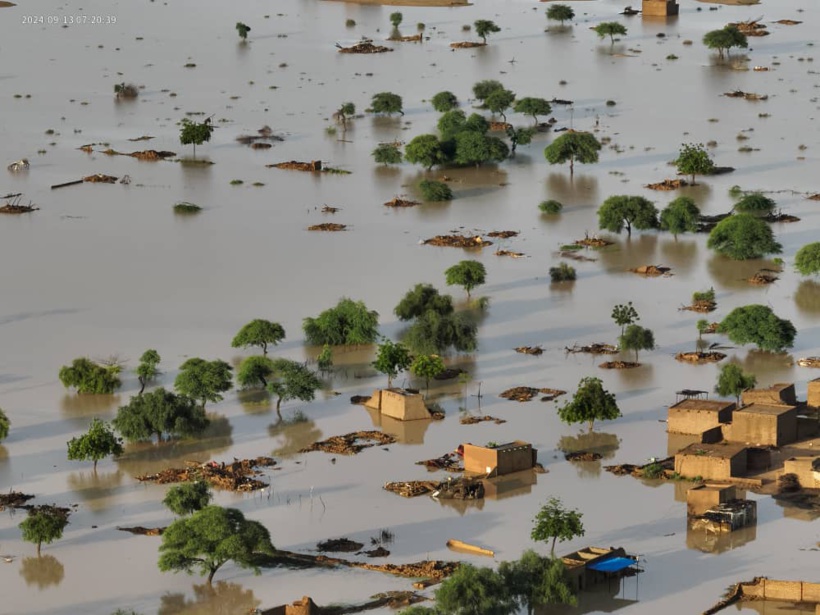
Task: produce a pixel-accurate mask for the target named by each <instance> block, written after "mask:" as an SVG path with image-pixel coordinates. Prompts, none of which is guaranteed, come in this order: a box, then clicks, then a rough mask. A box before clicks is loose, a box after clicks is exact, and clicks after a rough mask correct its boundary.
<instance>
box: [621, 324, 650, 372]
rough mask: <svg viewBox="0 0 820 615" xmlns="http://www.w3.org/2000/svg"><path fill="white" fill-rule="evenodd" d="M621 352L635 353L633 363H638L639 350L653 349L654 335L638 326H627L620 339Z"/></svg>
mask: <svg viewBox="0 0 820 615" xmlns="http://www.w3.org/2000/svg"><path fill="white" fill-rule="evenodd" d="M620 346H621V349H622V350H634V351H635V363H637V362H638V351H639V350H653V349H654V348H655V335H654V334H653V333H652V330H651V329H646V328H645V327H642V326H640V325H629V326H628V327H627V328H626V330H625V331H624V334H623V335H622V336H621V339H620Z"/></svg>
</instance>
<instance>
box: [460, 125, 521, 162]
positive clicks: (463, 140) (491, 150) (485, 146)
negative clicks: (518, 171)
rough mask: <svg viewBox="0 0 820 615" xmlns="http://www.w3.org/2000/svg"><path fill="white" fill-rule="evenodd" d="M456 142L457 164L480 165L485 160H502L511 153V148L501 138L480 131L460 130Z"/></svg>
mask: <svg viewBox="0 0 820 615" xmlns="http://www.w3.org/2000/svg"><path fill="white" fill-rule="evenodd" d="M455 143H456V155H455V159H454V162H455V163H456V164H461V165H475V166H476V167H479V166H481V165H482V164H484V163H485V162H501V161H502V160H504V159H505V158H507V156H509V154H510V149H509V148H508V147H507V144H506V143H504V142H503V141H502V140H501V139H499V138H497V137H490V136H488V135H483V134H480V133H478V132H471V131H464V132H460V133H458V134H457V135H456V137H455Z"/></svg>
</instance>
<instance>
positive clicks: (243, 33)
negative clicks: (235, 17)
mask: <svg viewBox="0 0 820 615" xmlns="http://www.w3.org/2000/svg"><path fill="white" fill-rule="evenodd" d="M250 31H251V27H250V26H248V25H246V24H243V23H242V22H241V21H237V22H236V32H237V34H239V38H241V39H242V41H243V42H244V41H246V40H247V39H248V32H250Z"/></svg>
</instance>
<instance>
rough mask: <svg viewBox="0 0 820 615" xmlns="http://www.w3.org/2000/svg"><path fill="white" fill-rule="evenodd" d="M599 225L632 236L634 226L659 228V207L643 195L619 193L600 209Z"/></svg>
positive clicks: (640, 228)
mask: <svg viewBox="0 0 820 615" xmlns="http://www.w3.org/2000/svg"><path fill="white" fill-rule="evenodd" d="M598 227H599V228H602V229H604V230H607V231H611V232H613V233H620V232H621V230H622V229H623V228H624V227H626V234H627V235H629V236H630V237H631V236H632V227H635V228H636V229H638V230H647V229H655V228H658V209H657V208H656V207H655V206H654V205H653V204H652V201H650V200H649V199H646V198H644V197H642V196H629V195H626V194H619V195H616V196H611V197H609V198H608V199H607V200H605V201H604V202H603V204H602V205H601V207H600V208H599V209H598Z"/></svg>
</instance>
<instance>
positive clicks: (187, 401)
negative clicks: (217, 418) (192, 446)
mask: <svg viewBox="0 0 820 615" xmlns="http://www.w3.org/2000/svg"><path fill="white" fill-rule="evenodd" d="M208 423H209V421H208V418H207V417H206V416H205V409H204V406H198V405H197V404H196V402H195V401H194V400H193V399H191V398H190V397H186V396H185V395H176V394H174V393H172V392H170V391H166V390H165V389H164V388H162V387H159V388H157V389H154V390H153V391H150V392H148V393H145V394H143V395H135V396H134V397H132V398H131V399H130V400H129V401H128V404H126V405H125V406H121V407H120V408H119V410H118V411H117V416H116V418H115V419H114V428H115V429H116V430H117V431H119V432H120V433H121V434H122V435H123V437H124V438H125V439H126V440H128V441H130V442H132V441H143V440H150V439H151V438H152V437H153V436H154V435H156V436H157V441H158V442H162V440H163V436H182V437H186V436H195V435H198V434H201V433H202V432H203V431H204V430H205V428H206V427H207V426H208Z"/></svg>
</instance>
